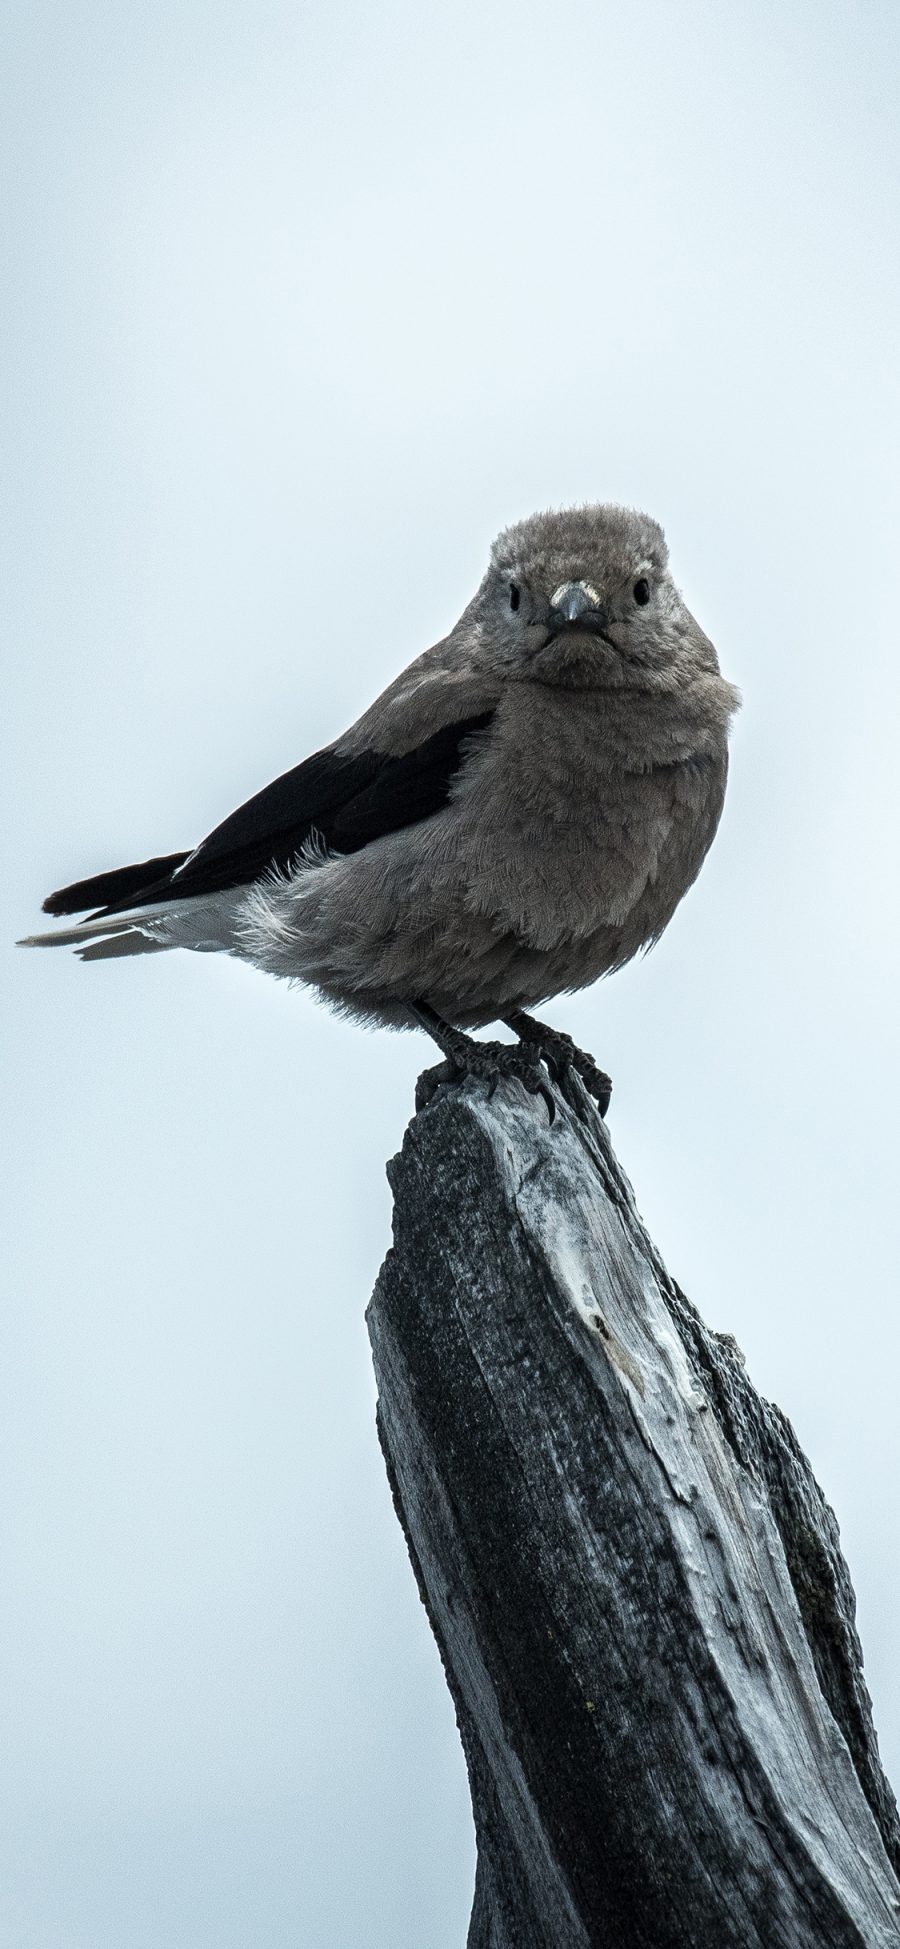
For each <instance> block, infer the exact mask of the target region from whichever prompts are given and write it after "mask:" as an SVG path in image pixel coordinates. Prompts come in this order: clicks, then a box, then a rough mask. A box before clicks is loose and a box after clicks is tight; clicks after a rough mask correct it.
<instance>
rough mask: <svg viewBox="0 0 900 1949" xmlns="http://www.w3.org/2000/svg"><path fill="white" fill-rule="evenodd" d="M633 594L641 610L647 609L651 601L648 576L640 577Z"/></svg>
mask: <svg viewBox="0 0 900 1949" xmlns="http://www.w3.org/2000/svg"><path fill="white" fill-rule="evenodd" d="M631 593H632V595H633V596H634V599H635V602H636V603H638V604H639V605H640V607H641V609H645V608H646V606H647V603H648V602H649V601H650V584H649V582H648V581H647V577H646V575H642V576H641V577H640V579H639V580H638V581H637V582H636V583H635V585H634V588H633V589H632V591H631Z"/></svg>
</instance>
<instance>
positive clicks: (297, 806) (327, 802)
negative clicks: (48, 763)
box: [45, 709, 493, 919]
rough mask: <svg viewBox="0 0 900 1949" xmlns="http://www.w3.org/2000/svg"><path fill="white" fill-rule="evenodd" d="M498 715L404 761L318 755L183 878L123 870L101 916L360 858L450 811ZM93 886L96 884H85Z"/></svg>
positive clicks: (242, 816) (477, 718)
mask: <svg viewBox="0 0 900 1949" xmlns="http://www.w3.org/2000/svg"><path fill="white" fill-rule="evenodd" d="M492 717H493V710H490V709H489V710H482V711H479V712H478V713H476V714H474V715H471V716H468V717H464V718H460V719H459V720H458V721H457V722H455V723H452V724H445V725H443V726H442V727H441V729H440V730H438V731H435V732H433V733H432V735H431V736H430V737H427V738H424V739H423V740H422V741H421V742H420V743H418V744H417V745H416V746H415V747H414V748H413V749H412V750H411V751H405V752H403V753H401V754H400V755H399V756H397V755H393V754H392V755H385V754H384V753H383V752H379V751H376V750H365V749H357V750H355V751H353V752H351V753H348V752H341V751H339V750H338V749H336V748H335V746H334V745H330V746H329V747H328V748H327V750H325V751H318V752H316V753H315V755H314V757H312V758H307V759H306V760H305V762H304V763H303V764H302V765H295V766H294V769H293V770H292V771H288V772H285V773H284V774H283V776H282V777H281V778H276V779H275V780H274V782H273V783H272V784H271V785H267V786H266V787H265V788H264V790H263V791H261V792H257V793H256V794H255V796H254V797H253V798H252V799H248V800H247V802H246V804H245V805H241V806H239V807H238V810H237V811H236V812H232V813H231V814H230V816H229V817H228V818H227V819H225V820H223V822H222V824H221V825H220V826H217V827H216V828H215V831H214V832H211V833H210V834H209V837H208V838H207V839H204V840H203V842H202V844H201V845H200V846H198V847H197V849H196V851H195V852H193V853H189V854H188V855H187V856H186V857H185V856H183V855H175V856H174V857H175V858H176V859H178V861H179V863H178V864H177V865H176V866H175V868H174V871H172V872H170V873H166V874H164V875H162V876H160V877H159V878H158V879H154V880H150V881H147V882H145V883H144V884H143V885H141V886H135V885H134V879H133V874H134V871H135V869H128V868H122V869H121V874H122V881H123V889H122V890H123V893H124V879H125V876H126V874H129V875H130V876H131V877H129V892H128V893H127V894H125V895H124V897H122V898H114V899H112V900H110V902H109V904H108V905H107V906H105V907H103V908H102V909H101V910H100V911H99V912H98V913H97V914H96V915H94V916H92V918H93V919H101V918H102V917H103V916H105V915H113V914H117V913H123V912H125V911H132V910H134V908H136V907H141V906H155V905H160V904H162V903H165V904H168V903H170V902H171V901H173V900H190V899H194V898H195V897H196V896H197V895H202V894H210V893H218V892H221V891H222V890H223V889H225V888H228V887H239V886H246V885H248V884H249V882H250V881H251V880H255V879H258V878H259V876H260V874H262V873H266V872H270V871H278V870H281V871H285V870H287V869H288V868H290V867H291V866H292V865H293V863H294V862H295V861H296V859H297V857H298V855H299V854H300V853H301V851H302V849H303V847H304V846H307V845H309V844H311V843H312V844H316V845H319V846H322V847H323V848H325V849H327V850H328V851H329V852H335V853H357V852H360V851H361V850H362V848H363V847H364V846H368V845H370V844H371V842H372V841H373V840H375V839H380V838H382V837H383V836H384V835H385V834H386V833H390V832H398V831H399V830H400V829H401V827H403V826H411V825H416V824H417V823H418V822H419V821H420V820H421V819H428V818H430V817H431V815H432V813H434V812H438V811H440V809H441V807H442V806H444V805H446V803H447V800H448V799H449V797H450V791H451V788H452V785H453V780H454V778H455V777H456V775H457V773H458V772H459V770H460V767H461V765H462V762H463V759H464V757H465V752H466V748H467V746H468V743H469V741H470V740H471V739H473V738H476V737H477V736H478V734H479V733H484V732H486V731H487V729H488V726H489V725H490V722H491V718H492ZM92 885H96V881H95V882H91V881H85V882H83V886H84V887H85V888H89V887H91V886H92ZM79 892H80V889H79V887H77V886H75V887H66V888H63V889H62V891H61V892H60V893H59V894H52V895H51V896H50V900H51V901H52V902H53V903H54V905H53V906H52V907H50V906H48V909H47V910H48V911H51V912H53V911H55V912H57V913H72V912H75V911H77V907H76V905H75V904H74V903H75V902H76V900H77V899H78V896H79ZM63 902H64V903H65V904H62V903H63ZM45 904H46V903H45ZM87 904H88V902H87V901H85V902H84V905H87Z"/></svg>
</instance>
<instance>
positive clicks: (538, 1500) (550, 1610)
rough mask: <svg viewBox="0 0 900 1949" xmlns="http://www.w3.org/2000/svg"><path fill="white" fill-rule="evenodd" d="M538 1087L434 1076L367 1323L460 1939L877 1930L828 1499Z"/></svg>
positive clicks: (705, 1945)
mask: <svg viewBox="0 0 900 1949" xmlns="http://www.w3.org/2000/svg"><path fill="white" fill-rule="evenodd" d="M557 1103H558V1113H557V1117H556V1121H555V1123H554V1124H553V1125H552V1127H551V1126H550V1125H549V1120H548V1116H547V1110H546V1106H545V1105H544V1104H543V1103H542V1102H541V1101H540V1100H539V1099H536V1098H526V1096H525V1094H524V1092H522V1091H521V1089H520V1088H519V1086H518V1085H517V1084H516V1083H504V1084H502V1085H501V1086H500V1087H499V1088H498V1089H497V1091H496V1093H495V1095H494V1097H493V1099H492V1100H490V1101H489V1100H488V1098H487V1095H486V1093H485V1091H484V1088H483V1085H481V1084H478V1083H472V1082H469V1083H465V1084H463V1085H462V1086H460V1087H459V1088H455V1089H442V1090H440V1091H439V1092H438V1094H437V1096H436V1097H435V1099H434V1101H433V1102H432V1104H431V1105H430V1106H429V1108H428V1109H427V1110H425V1111H423V1112H422V1113H421V1114H420V1115H419V1116H417V1117H416V1118H415V1119H414V1121H413V1123H412V1124H411V1125H410V1128H409V1130H408V1132H407V1135H406V1139H405V1142H404V1145H403V1150H402V1153H401V1155H400V1156H399V1157H398V1158H397V1159H395V1160H394V1162H393V1164H392V1165H391V1167H390V1178H391V1183H392V1185H393V1188H394V1193H395V1214H394V1238H395V1242H394V1247H393V1250H392V1251H391V1252H390V1253H389V1254H388V1257H387V1260H386V1262H385V1265H384V1267H383V1269H382V1272H381V1274H380V1277H379V1280H378V1284H377V1286H376V1289H375V1292H374V1295H373V1298H372V1302H371V1306H370V1309H369V1315H368V1319H369V1328H370V1334H371V1339H372V1347H373V1352H374V1359H375V1368H376V1375H377V1381H378V1390H379V1429H380V1434H381V1440H382V1446H383V1449H384V1453H385V1457H386V1460H387V1465H388V1470H389V1473H390V1477H391V1482H392V1486H393V1491H394V1496H395V1501H396V1506H397V1511H398V1515H399V1517H400V1520H401V1522H402V1524H403V1528H404V1531H405V1534H406V1539H407V1542H408V1545H409V1551H410V1556H411V1558H412V1563H413V1568H414V1570H415V1574H416V1577H417V1580H418V1584H419V1589H420V1592H421V1595H422V1598H423V1601H424V1603H425V1605H426V1607H427V1611H428V1615H429V1618H430V1620H431V1624H432V1627H433V1630H434V1632H435V1635H436V1637H437V1640H438V1644H439V1646H440V1650H441V1655H442V1657H443V1661H444V1666H445V1670H446V1674H447V1679H448V1683H449V1685H450V1688H451V1691H452V1694H453V1698H454V1701H455V1705H456V1710H457V1715H458V1719H459V1726H460V1732H461V1736H462V1741H463V1746H464V1749H465V1754H466V1760H467V1763H468V1768H469V1776H470V1782H471V1788H472V1801H473V1809H474V1816H475V1825H476V1833H477V1842H478V1871H477V1881H476V1890H475V1904H474V1910H473V1914H472V1921H471V1926H470V1931H469V1945H470V1949H581V1946H582V1945H594V1944H598V1945H599V1944H604V1945H610V1949H730V1945H734V1946H735V1949H738V1946H739V1949H888V1945H891V1946H892V1949H896V1945H898V1944H900V1883H898V1880H897V1876H896V1870H897V1867H898V1864H900V1827H898V1820H897V1810H896V1806H895V1803H894V1799H893V1795H892V1793H891V1790H890V1787H889V1785H888V1783H887V1781H886V1779H885V1776H884V1774H883V1772H882V1770H881V1766H880V1763H879V1760H878V1751H877V1743H876V1739H875V1733H874V1730H873V1726H872V1717H871V1708H870V1704H869V1699H868V1694H867V1692H866V1689H865V1685H864V1681H863V1677H862V1658H861V1652H860V1646H859V1641H858V1638H857V1635H856V1630H855V1626H854V1621H853V1616H854V1602H853V1592H852V1589H851V1585H850V1580H849V1577H848V1574H847V1570H846V1567H845V1565H844V1562H843V1559H842V1557H841V1554H840V1547H839V1542H838V1533H837V1526H836V1523H835V1520H834V1517H833V1515H832V1513H831V1511H830V1509H829V1508H828V1506H827V1504H826V1503H825V1501H824V1499H823V1497H822V1494H821V1491H820V1490H819V1488H818V1486H817V1484H816V1482H815V1480H814V1478H813V1475H812V1473H811V1470H810V1468H809V1465H808V1464H807V1462H806V1461H805V1459H804V1457H803V1455H802V1454H801V1452H800V1450H799V1448H798V1446H797V1443H796V1441H795V1439H794V1436H793V1433H792V1431H791V1429H790V1426H789V1424H788V1423H787V1421H786V1420H785V1419H784V1417H783V1415H781V1414H780V1412H779V1410H778V1409H777V1408H773V1407H771V1406H769V1404H768V1403H766V1402H764V1401H763V1400H761V1399H760V1398H759V1396H758V1395H757V1394H756V1393H755V1392H754V1390H753V1388H752V1386H751V1384H750V1382H749V1380H748V1378H747V1376H746V1373H745V1371H744V1367H743V1364H742V1361H741V1358H740V1355H739V1353H738V1350H737V1348H736V1347H735V1346H734V1343H733V1342H732V1341H731V1340H730V1339H729V1338H728V1337H727V1336H724V1337H723V1336H717V1335H715V1334H712V1333H710V1332H709V1331H708V1330H707V1328H706V1327H705V1326H704V1325H703V1323H702V1321H701V1320H700V1319H699V1317H698V1315H697V1313H696V1312H695V1311H694V1309H693V1308H692V1307H691V1305H690V1304H689V1302H688V1301H687V1300H686V1299H685V1297H684V1295H683V1294H682V1293H680V1292H679V1290H678V1288H677V1286H675V1285H674V1283H673V1282H672V1280H671V1279H670V1278H669V1276H668V1274H667V1273H666V1271H665V1268H664V1267H663V1265H662V1263H661V1261H660V1258H659V1255H658V1253H657V1252H656V1250H655V1248H654V1246H653V1244H652V1243H651V1241H650V1239H649V1238H648V1236H647V1234H646V1232H645V1230H644V1228H643V1226H642V1224H641V1221H640V1219H639V1217H638V1214H637V1211H636V1208H635V1204H634V1199H633V1196H632V1193H631V1190H630V1187H629V1185H628V1183H627V1181H626V1179H625V1178H624V1176H623V1174H622V1172H621V1170H620V1169H619V1167H618V1165H617V1163H616V1161H615V1159H614V1157H613V1153H612V1150H611V1147H610V1143H609V1139H608V1136H607V1133H606V1130H605V1128H604V1126H603V1125H602V1123H601V1122H600V1120H599V1118H598V1117H597V1116H596V1115H595V1114H594V1112H593V1110H592V1108H591V1107H589V1106H588V1103H587V1099H586V1098H585V1100H584V1107H583V1115H580V1116H579V1115H575V1114H573V1112H572V1110H571V1109H570V1108H568V1107H567V1106H566V1104H565V1103H564V1102H563V1101H562V1099H561V1098H558V1099H557Z"/></svg>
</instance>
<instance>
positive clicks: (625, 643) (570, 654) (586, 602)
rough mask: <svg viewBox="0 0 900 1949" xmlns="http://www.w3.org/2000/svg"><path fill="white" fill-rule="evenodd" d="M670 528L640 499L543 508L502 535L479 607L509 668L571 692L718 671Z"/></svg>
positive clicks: (482, 623)
mask: <svg viewBox="0 0 900 1949" xmlns="http://www.w3.org/2000/svg"><path fill="white" fill-rule="evenodd" d="M668 559H669V557H668V549H667V547H666V542H665V536H664V535H663V532H662V529H661V528H660V527H659V526H658V525H657V523H656V522H655V521H652V520H651V519H650V517H649V515H646V514H637V513H634V512H633V511H632V510H631V509H630V508H620V507H612V506H610V507H581V508H566V509H560V510H555V511H552V512H550V513H547V514H535V515H532V516H531V517H530V519H529V520H527V521H520V522H518V523H517V524H516V525H515V527H512V528H507V529H506V530H505V531H504V533H503V534H501V535H499V536H498V538H497V540H496V542H495V543H494V546H493V549H492V551H491V565H490V568H489V569H488V572H487V575H486V576H485V578H484V581H483V582H482V585H481V588H480V589H479V591H478V595H477V596H476V598H475V603H474V605H473V610H474V616H473V620H475V621H476V622H477V624H478V625H479V630H478V634H479V640H480V644H481V646H482V653H483V654H486V655H487V656H489V657H490V658H491V659H492V660H495V659H496V660H497V661H498V662H499V663H501V664H502V666H503V668H504V670H505V672H506V674H507V676H508V677H516V676H520V677H523V678H526V679H528V680H530V681H532V682H540V683H547V684H553V685H559V686H564V687H566V688H570V689H595V688H599V689H615V688H635V687H637V688H641V689H644V688H645V689H648V690H653V689H658V688H663V689H671V688H673V687H674V686H675V685H677V684H678V683H679V682H680V681H684V680H685V679H686V678H687V677H688V676H689V674H690V673H691V672H694V673H696V672H698V671H700V670H706V671H717V670H718V663H717V660H716V653H715V650H714V649H713V646H712V644H711V643H710V641H709V638H708V637H706V636H705V635H704V634H703V631H702V630H701V629H700V627H699V625H698V624H697V623H696V622H695V621H694V618H693V616H692V615H691V613H690V611H689V609H687V608H686V606H685V604H684V602H683V601H682V598H681V596H680V595H679V592H678V590H677V589H676V587H675V584H674V582H673V580H672V577H671V575H670V573H669V568H668Z"/></svg>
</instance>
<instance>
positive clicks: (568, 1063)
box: [503, 1008, 612, 1117]
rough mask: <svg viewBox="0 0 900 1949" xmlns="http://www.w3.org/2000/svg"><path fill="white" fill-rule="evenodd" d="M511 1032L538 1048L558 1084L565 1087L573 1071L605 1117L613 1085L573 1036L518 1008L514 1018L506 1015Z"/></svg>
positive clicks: (526, 1045) (522, 1040) (507, 1025)
mask: <svg viewBox="0 0 900 1949" xmlns="http://www.w3.org/2000/svg"><path fill="white" fill-rule="evenodd" d="M503 1020H504V1022H505V1024H506V1027H507V1028H508V1029H512V1031H513V1034H514V1035H517V1036H518V1037H519V1038H520V1040H521V1042H522V1045H523V1046H524V1047H525V1048H529V1047H531V1048H536V1049H537V1050H538V1051H539V1052H540V1054H541V1055H542V1056H543V1058H544V1061H545V1063H546V1064H547V1068H548V1069H549V1071H550V1074H551V1076H552V1077H553V1080H554V1082H555V1083H559V1084H560V1086H563V1085H564V1084H565V1080H566V1076H567V1074H568V1072H569V1071H571V1070H573V1069H574V1071H575V1074H576V1076H580V1077H581V1080H582V1082H583V1084H584V1086H585V1089H586V1090H587V1091H588V1092H589V1094H590V1095H591V1096H592V1097H593V1098H594V1101H595V1103H596V1104H597V1106H598V1108H599V1111H600V1115H601V1117H605V1115H606V1112H607V1110H608V1109H609V1099H610V1097H611V1096H612V1083H611V1081H610V1079H609V1077H608V1076H607V1075H606V1074H605V1073H604V1071H603V1070H602V1069H598V1068H597V1064H596V1063H595V1061H594V1058H593V1056H589V1055H588V1054H587V1051H586V1050H585V1049H579V1047H578V1045H577V1043H575V1042H573V1041H572V1037H571V1036H570V1035H565V1034H564V1033H563V1031H562V1029H550V1028H548V1027H547V1024H546V1023H545V1022H539V1021H538V1020H537V1018H536V1016H534V1015H526V1013H525V1010H524V1009H523V1008H517V1009H515V1010H514V1011H513V1013H512V1015H504V1017H503Z"/></svg>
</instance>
